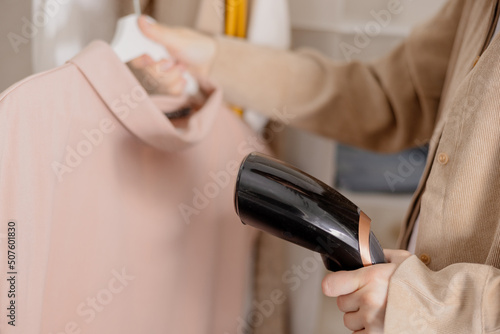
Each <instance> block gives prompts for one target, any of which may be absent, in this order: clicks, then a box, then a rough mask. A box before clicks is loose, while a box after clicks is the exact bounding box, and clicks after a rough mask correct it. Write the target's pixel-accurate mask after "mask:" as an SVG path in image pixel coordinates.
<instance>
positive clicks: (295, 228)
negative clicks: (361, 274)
mask: <svg viewBox="0 0 500 334" xmlns="http://www.w3.org/2000/svg"><path fill="white" fill-rule="evenodd" d="M235 206H236V212H237V213H238V215H239V216H240V219H241V221H242V222H243V224H246V225H250V226H253V227H255V228H257V229H260V230H262V231H265V232H268V233H270V234H272V235H274V236H276V237H278V238H281V239H285V240H288V241H290V242H293V243H295V244H297V245H299V246H302V247H305V248H308V249H310V250H313V251H316V252H318V253H321V254H322V256H323V260H324V263H325V266H326V268H327V269H328V270H331V271H339V270H355V269H359V268H361V267H363V263H362V260H361V256H360V253H359V242H358V222H359V212H360V210H359V208H358V207H357V206H356V205H355V204H353V203H352V202H351V201H349V200H348V199H347V198H345V197H344V196H342V195H341V194H340V193H338V192H337V191H336V190H334V189H333V188H331V187H329V186H328V185H326V184H324V183H323V182H321V181H319V180H317V179H315V178H314V177H312V176H310V175H308V174H306V173H304V172H302V171H300V170H299V169H297V168H295V167H293V166H290V165H288V164H286V163H284V162H281V161H279V160H276V159H274V158H271V157H268V156H265V155H262V154H260V153H251V154H250V155H248V156H247V157H246V158H245V160H244V161H243V163H242V164H241V167H240V171H239V174H238V180H237V183H236V190H235ZM370 252H371V257H372V263H373V264H376V263H383V262H385V259H384V254H383V251H382V247H381V246H380V244H379V242H378V240H377V238H376V237H375V235H374V234H373V233H372V232H371V233H370Z"/></svg>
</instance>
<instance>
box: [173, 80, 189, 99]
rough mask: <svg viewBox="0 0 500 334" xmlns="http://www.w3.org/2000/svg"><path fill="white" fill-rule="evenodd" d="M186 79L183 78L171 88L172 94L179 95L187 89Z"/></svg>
mask: <svg viewBox="0 0 500 334" xmlns="http://www.w3.org/2000/svg"><path fill="white" fill-rule="evenodd" d="M186 84H187V83H186V80H184V79H181V80H179V82H178V83H177V84H175V85H174V86H173V87H171V88H170V92H169V93H170V94H171V95H174V96H179V95H182V94H184V92H185V90H186Z"/></svg>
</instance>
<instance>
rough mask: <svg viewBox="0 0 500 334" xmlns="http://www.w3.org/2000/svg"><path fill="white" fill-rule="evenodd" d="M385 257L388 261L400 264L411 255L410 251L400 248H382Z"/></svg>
mask: <svg viewBox="0 0 500 334" xmlns="http://www.w3.org/2000/svg"><path fill="white" fill-rule="evenodd" d="M384 255H385V259H386V260H387V262H388V263H396V264H400V263H402V262H404V261H405V260H406V259H408V258H409V257H410V256H411V253H410V252H408V251H406V250H401V249H384Z"/></svg>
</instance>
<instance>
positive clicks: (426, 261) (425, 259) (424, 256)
mask: <svg viewBox="0 0 500 334" xmlns="http://www.w3.org/2000/svg"><path fill="white" fill-rule="evenodd" d="M420 261H422V262H423V263H424V264H425V265H426V266H428V265H429V264H430V263H431V257H430V256H429V255H427V254H422V255H420Z"/></svg>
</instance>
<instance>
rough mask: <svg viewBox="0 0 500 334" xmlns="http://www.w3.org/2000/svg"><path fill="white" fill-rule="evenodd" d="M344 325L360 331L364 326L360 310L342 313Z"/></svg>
mask: <svg viewBox="0 0 500 334" xmlns="http://www.w3.org/2000/svg"><path fill="white" fill-rule="evenodd" d="M344 326H346V327H347V328H348V329H350V330H352V331H354V332H355V331H360V330H363V329H364V328H365V325H364V323H363V317H362V316H361V314H360V312H350V313H346V314H344Z"/></svg>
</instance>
